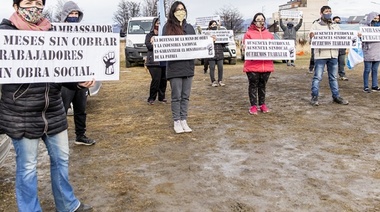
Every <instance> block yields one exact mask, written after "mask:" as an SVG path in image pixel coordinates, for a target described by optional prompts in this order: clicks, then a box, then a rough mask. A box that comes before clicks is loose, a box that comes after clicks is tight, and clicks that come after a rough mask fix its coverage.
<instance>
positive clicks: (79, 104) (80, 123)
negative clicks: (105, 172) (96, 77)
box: [61, 1, 96, 146]
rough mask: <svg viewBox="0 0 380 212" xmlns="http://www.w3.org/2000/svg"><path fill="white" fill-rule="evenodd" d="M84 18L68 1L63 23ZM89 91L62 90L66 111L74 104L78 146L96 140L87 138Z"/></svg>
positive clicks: (75, 21)
mask: <svg viewBox="0 0 380 212" xmlns="http://www.w3.org/2000/svg"><path fill="white" fill-rule="evenodd" d="M82 18H83V12H82V10H81V9H80V8H79V7H78V5H77V4H76V3H74V2H72V1H68V2H66V3H65V4H64V5H63V9H62V13H61V22H65V23H78V22H80V21H81V20H82ZM87 95H88V89H87V88H86V89H82V90H70V89H67V88H62V101H63V105H64V106H65V111H66V113H67V111H68V110H69V108H70V104H71V103H73V110H74V123H75V135H76V139H75V142H74V143H75V144H77V145H86V146H89V145H93V144H95V143H96V142H95V140H93V139H90V138H88V137H87V136H86V119H87V113H86V107H87Z"/></svg>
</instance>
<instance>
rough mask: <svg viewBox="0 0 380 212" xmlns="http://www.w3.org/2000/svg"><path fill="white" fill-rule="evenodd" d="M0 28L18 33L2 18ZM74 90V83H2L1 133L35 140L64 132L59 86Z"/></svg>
mask: <svg viewBox="0 0 380 212" xmlns="http://www.w3.org/2000/svg"><path fill="white" fill-rule="evenodd" d="M0 29H13V30H17V28H15V27H14V26H13V25H12V23H11V22H10V21H9V20H7V19H4V20H3V21H2V23H1V24H0ZM62 85H64V86H65V87H68V88H69V89H79V88H77V83H64V84H57V83H30V84H3V85H2V86H1V87H2V88H1V93H2V95H1V99H0V133H5V134H7V135H8V136H9V137H11V138H15V139H20V138H23V137H26V138H29V139H36V138H40V137H42V136H43V135H44V134H47V135H54V134H57V133H60V132H62V131H64V130H66V129H67V119H66V113H65V109H64V108H63V103H62V99H61V87H62Z"/></svg>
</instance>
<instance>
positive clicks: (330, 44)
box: [311, 30, 358, 49]
mask: <svg viewBox="0 0 380 212" xmlns="http://www.w3.org/2000/svg"><path fill="white" fill-rule="evenodd" d="M313 33H314V37H313V38H312V40H311V48H317V49H346V48H357V47H358V37H357V34H358V33H357V31H354V30H318V31H313Z"/></svg>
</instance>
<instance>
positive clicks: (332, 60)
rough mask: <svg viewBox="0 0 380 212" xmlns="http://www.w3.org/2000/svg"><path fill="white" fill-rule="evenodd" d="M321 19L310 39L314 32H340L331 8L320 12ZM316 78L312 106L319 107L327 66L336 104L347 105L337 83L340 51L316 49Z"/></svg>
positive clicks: (325, 7)
mask: <svg viewBox="0 0 380 212" xmlns="http://www.w3.org/2000/svg"><path fill="white" fill-rule="evenodd" d="M320 14H321V19H320V20H319V21H317V22H315V23H314V24H313V25H312V26H311V32H310V34H309V36H310V38H311V39H312V38H313V37H314V31H318V30H340V28H339V26H338V25H337V24H335V23H334V22H332V20H331V16H332V13H331V8H330V7H329V6H323V7H322V8H321V10H320ZM314 63H315V68H314V77H313V80H312V84H311V101H310V103H311V105H313V106H318V105H319V102H318V96H319V84H320V82H321V81H322V76H323V69H324V67H325V65H327V73H328V77H329V85H330V89H331V93H332V98H333V101H334V102H335V103H338V104H343V105H347V104H348V101H347V100H345V99H343V98H342V97H341V96H340V95H339V86H338V81H337V74H338V49H321V48H315V49H314Z"/></svg>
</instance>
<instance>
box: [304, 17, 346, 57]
mask: <svg viewBox="0 0 380 212" xmlns="http://www.w3.org/2000/svg"><path fill="white" fill-rule="evenodd" d="M318 30H340V27H339V25H338V24H335V23H333V22H325V21H323V20H322V19H319V20H318V21H315V22H313V25H311V29H310V31H311V32H313V31H318ZM338 55H339V49H318V48H315V49H314V59H315V60H318V59H329V58H338Z"/></svg>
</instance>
